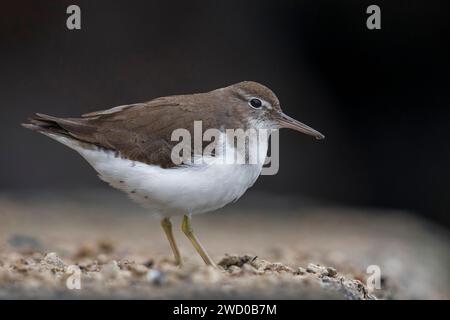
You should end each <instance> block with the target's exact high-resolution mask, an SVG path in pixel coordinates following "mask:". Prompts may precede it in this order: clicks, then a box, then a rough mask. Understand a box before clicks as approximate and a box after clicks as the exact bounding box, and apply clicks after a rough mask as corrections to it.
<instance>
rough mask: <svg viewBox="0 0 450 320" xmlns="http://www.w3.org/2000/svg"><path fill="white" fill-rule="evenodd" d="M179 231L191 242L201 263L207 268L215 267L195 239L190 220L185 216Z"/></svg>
mask: <svg viewBox="0 0 450 320" xmlns="http://www.w3.org/2000/svg"><path fill="white" fill-rule="evenodd" d="M181 230H182V231H183V232H184V234H185V235H186V237H188V239H189V240H191V242H192V245H193V246H194V248H195V250H197V252H198V254H199V255H200V256H201V257H202V259H203V261H205V263H206V264H207V265H209V266H213V267H215V268H216V267H217V266H216V264H215V263H214V261H213V260H212V259H211V258H210V257H209V255H208V253H206V251H205V249H204V248H203V246H202V244H201V243H200V242H199V241H198V239H197V237H196V236H195V234H194V231H193V230H192V226H191V218H190V217H189V216H187V215H185V216H184V217H183V222H182V224H181Z"/></svg>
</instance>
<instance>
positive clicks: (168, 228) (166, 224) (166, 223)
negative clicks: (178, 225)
mask: <svg viewBox="0 0 450 320" xmlns="http://www.w3.org/2000/svg"><path fill="white" fill-rule="evenodd" d="M161 226H162V228H163V229H164V232H165V233H166V236H167V239H168V240H169V243H170V247H171V248H172V251H173V255H174V257H175V262H176V263H177V265H178V266H180V267H181V266H182V265H183V260H182V259H181V255H180V251H179V250H178V247H177V243H176V242H175V238H174V237H173V233H172V222H170V218H164V219H162V220H161Z"/></svg>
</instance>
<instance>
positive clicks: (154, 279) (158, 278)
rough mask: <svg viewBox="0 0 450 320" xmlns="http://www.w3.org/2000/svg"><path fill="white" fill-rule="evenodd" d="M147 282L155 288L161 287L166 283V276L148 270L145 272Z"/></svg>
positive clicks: (153, 270) (157, 271)
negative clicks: (155, 286)
mask: <svg viewBox="0 0 450 320" xmlns="http://www.w3.org/2000/svg"><path fill="white" fill-rule="evenodd" d="M147 280H148V281H149V282H151V283H153V284H155V285H157V286H161V285H163V284H164V283H166V280H167V278H166V275H165V274H164V273H162V272H161V271H159V270H156V269H150V270H149V271H148V272H147Z"/></svg>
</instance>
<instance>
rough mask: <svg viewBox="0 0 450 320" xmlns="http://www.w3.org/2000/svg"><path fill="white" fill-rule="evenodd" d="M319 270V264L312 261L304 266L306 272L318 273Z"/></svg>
mask: <svg viewBox="0 0 450 320" xmlns="http://www.w3.org/2000/svg"><path fill="white" fill-rule="evenodd" d="M320 270H321V267H320V266H319V265H316V264H314V263H310V264H308V266H307V267H306V272H308V273H319V272H320Z"/></svg>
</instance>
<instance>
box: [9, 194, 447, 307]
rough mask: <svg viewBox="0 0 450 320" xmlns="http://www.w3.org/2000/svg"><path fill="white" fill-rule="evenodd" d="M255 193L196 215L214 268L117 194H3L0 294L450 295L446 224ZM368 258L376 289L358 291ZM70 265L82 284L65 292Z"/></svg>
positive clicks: (146, 296) (362, 285)
mask: <svg viewBox="0 0 450 320" xmlns="http://www.w3.org/2000/svg"><path fill="white" fill-rule="evenodd" d="M262 198H265V199H267V197H261V196H258V197H254V198H250V199H249V200H248V201H243V202H242V203H241V204H239V203H238V204H237V205H233V206H231V207H229V208H227V209H223V210H220V211H219V212H217V213H214V214H206V215H201V216H194V219H193V223H194V230H195V231H196V233H197V235H198V237H199V238H200V239H201V241H202V242H203V244H204V245H205V247H206V248H207V249H208V251H209V252H210V254H211V256H212V257H213V259H214V260H215V261H217V262H218V264H219V268H218V269H213V268H210V267H206V266H204V265H203V262H202V261H201V259H200V258H199V257H198V255H197V254H196V253H195V251H194V250H193V249H192V247H191V246H190V243H189V242H188V240H187V239H185V238H184V236H183V234H182V233H181V231H179V221H175V222H174V227H176V228H175V230H174V232H175V237H176V238H177V240H178V242H179V245H180V249H181V251H182V254H183V257H184V258H185V261H186V263H185V265H184V266H183V268H181V269H180V268H178V267H177V266H175V265H174V264H173V259H172V255H171V251H170V248H169V245H168V243H167V242H166V239H165V237H164V234H163V232H162V230H160V227H159V222H158V221H157V220H155V219H153V218H152V217H150V216H148V215H147V214H146V213H145V212H144V211H143V210H142V209H140V208H138V207H137V206H134V205H133V204H130V203H128V202H127V200H126V199H123V198H121V197H120V196H117V195H115V194H113V196H112V197H111V196H105V195H104V194H101V193H100V194H95V195H94V194H93V193H91V194H90V195H86V194H84V195H76V196H73V195H70V196H61V195H59V196H54V195H39V196H37V195H35V196H29V195H28V196H21V197H18V196H14V197H11V196H8V197H7V196H3V197H2V198H0V207H1V211H0V220H1V223H0V298H4V299H11V298H33V299H34V298H36V299H42V298H56V299H65V298H68V299H71V298H75V299H77V298H88V299H91V298H144V299H165V298H178V299H189V298H207V299H234V298H273V299H317V298H320V299H448V298H450V294H449V292H450V289H449V288H450V281H449V273H448V270H450V268H449V267H450V263H449V261H450V254H449V238H448V231H447V230H443V229H441V228H439V227H437V226H435V225H433V224H431V223H429V222H425V221H422V220H419V219H417V218H415V217H414V216H412V215H409V214H406V213H403V212H385V211H383V212H382V211H379V212H374V211H368V210H367V209H348V208H335V207H323V206H322V207H319V206H317V205H308V206H305V205H303V206H300V205H296V200H291V201H287V200H289V199H278V198H273V197H272V198H271V199H270V201H268V202H267V203H258V199H262ZM280 200H283V201H282V202H281V201H280ZM280 203H284V204H286V203H288V204H289V205H288V206H286V205H284V206H283V207H281V208H280V205H279V204H280ZM370 265H376V266H378V267H379V268H380V271H381V283H380V284H381V289H373V290H372V289H370V288H368V287H367V286H366V281H367V279H368V277H369V276H370V275H371V274H370V273H367V272H366V271H367V267H368V266H370ZM73 266H76V267H73ZM73 268H75V269H77V268H78V269H77V270H79V272H80V285H81V289H80V290H77V289H73V290H70V289H68V288H67V283H68V282H69V283H71V284H76V282H73V279H76V278H75V276H76V275H77V271H76V270H75V269H73ZM74 270H75V273H74Z"/></svg>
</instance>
